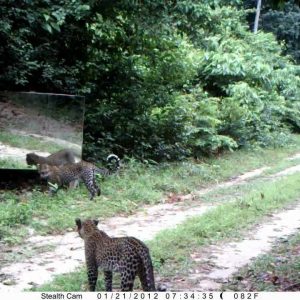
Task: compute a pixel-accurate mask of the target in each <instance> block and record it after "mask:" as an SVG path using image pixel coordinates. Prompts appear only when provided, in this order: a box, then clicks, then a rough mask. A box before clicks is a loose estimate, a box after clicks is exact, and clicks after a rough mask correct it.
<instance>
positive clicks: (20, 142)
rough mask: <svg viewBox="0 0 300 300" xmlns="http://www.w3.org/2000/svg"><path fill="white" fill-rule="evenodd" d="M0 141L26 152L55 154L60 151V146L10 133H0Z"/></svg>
mask: <svg viewBox="0 0 300 300" xmlns="http://www.w3.org/2000/svg"><path fill="white" fill-rule="evenodd" d="M0 141H1V143H3V144H6V145H10V146H12V147H17V148H26V149H28V150H39V151H45V152H50V153H52V152H56V151H59V150H61V146H59V145H56V144H54V143H52V144H51V143H50V142H49V141H43V140H41V139H39V138H35V137H32V136H23V135H18V134H14V133H11V132H3V131H2V132H0Z"/></svg>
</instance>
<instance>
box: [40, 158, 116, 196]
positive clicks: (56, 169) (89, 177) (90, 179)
mask: <svg viewBox="0 0 300 300" xmlns="http://www.w3.org/2000/svg"><path fill="white" fill-rule="evenodd" d="M107 161H108V162H109V163H110V162H112V161H114V162H115V169H114V170H111V169H106V168H98V167H96V166H95V165H93V164H92V163H89V162H86V161H80V162H77V163H72V164H66V165H61V166H51V165H48V164H41V165H38V171H39V173H40V176H41V178H42V179H46V180H47V181H48V182H51V183H55V184H57V185H58V186H59V187H61V186H63V185H68V184H70V183H71V182H76V181H77V180H82V181H83V183H84V184H85V186H86V187H87V189H88V191H89V192H90V200H93V198H94V197H95V196H96V195H97V196H100V194H101V190H100V188H99V187H98V185H97V183H96V180H95V174H97V173H99V174H102V175H105V176H106V175H109V174H110V173H111V172H113V171H116V170H118V169H119V162H120V159H119V157H118V156H117V155H115V154H110V155H109V156H108V157H107Z"/></svg>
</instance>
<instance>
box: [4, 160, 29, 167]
mask: <svg viewBox="0 0 300 300" xmlns="http://www.w3.org/2000/svg"><path fill="white" fill-rule="evenodd" d="M27 168H28V166H27V164H26V162H25V160H24V162H22V161H19V160H14V159H11V158H10V159H8V158H6V159H0V169H27Z"/></svg>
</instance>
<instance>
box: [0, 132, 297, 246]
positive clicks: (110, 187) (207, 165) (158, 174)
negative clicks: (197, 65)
mask: <svg viewBox="0 0 300 300" xmlns="http://www.w3.org/2000/svg"><path fill="white" fill-rule="evenodd" d="M299 149H300V136H297V135H296V136H294V143H293V144H292V145H291V146H290V147H287V148H278V149H260V150H256V151H253V150H241V151H237V152H233V153H230V152H229V153H225V154H224V155H222V156H220V157H218V158H209V159H204V160H203V161H198V162H195V161H192V160H190V161H184V162H179V163H172V164H160V165H148V166H146V165H143V164H141V163H138V162H136V161H133V160H131V161H130V162H128V163H127V164H126V165H125V166H124V170H123V172H122V173H121V174H119V175H112V176H110V177H107V178H106V179H105V180H104V181H103V182H101V183H100V185H101V187H102V195H101V196H100V197H97V198H96V201H89V200H88V193H87V190H86V188H85V187H84V186H82V185H81V187H80V188H79V189H76V190H72V191H70V190H69V191H66V190H63V189H62V190H59V192H58V193H57V195H55V196H54V197H49V196H48V194H47V193H45V192H43V191H41V189H40V187H36V188H35V189H33V190H32V191H27V192H26V191H23V192H22V193H21V194H16V193H13V192H6V191H2V192H1V191H0V225H1V230H0V240H2V241H4V242H6V243H11V244H15V243H20V242H22V239H23V238H24V237H26V228H28V227H31V228H33V229H35V231H36V233H38V234H53V233H61V232H64V231H66V230H67V229H68V228H73V226H74V219H75V218H77V217H80V218H87V217H88V218H97V219H100V220H101V219H104V218H107V217H112V216H115V215H117V214H120V213H122V214H130V213H132V212H134V211H136V210H138V209H141V208H142V206H143V205H145V204H155V203H159V202H161V201H162V199H163V198H164V197H166V195H167V194H169V193H179V194H186V193H189V192H191V191H194V190H196V189H199V188H201V187H206V186H209V185H211V184H213V183H215V182H217V181H221V180H226V179H229V178H230V177H232V176H234V175H237V174H241V173H243V172H245V171H248V170H251V169H254V168H257V167H261V166H264V165H266V164H268V165H271V166H276V165H277V164H279V163H280V162H281V161H282V160H283V159H284V158H285V157H288V156H290V155H292V154H294V153H295V152H297V150H298V151H299ZM206 201H213V199H212V198H211V199H209V198H207V200H206ZM24 226H25V228H24Z"/></svg>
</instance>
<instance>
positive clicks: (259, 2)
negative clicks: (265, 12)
mask: <svg viewBox="0 0 300 300" xmlns="http://www.w3.org/2000/svg"><path fill="white" fill-rule="evenodd" d="M260 9H261V0H257V7H256V14H255V21H254V29H253V32H254V33H257V29H258V21H259V15H260Z"/></svg>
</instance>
